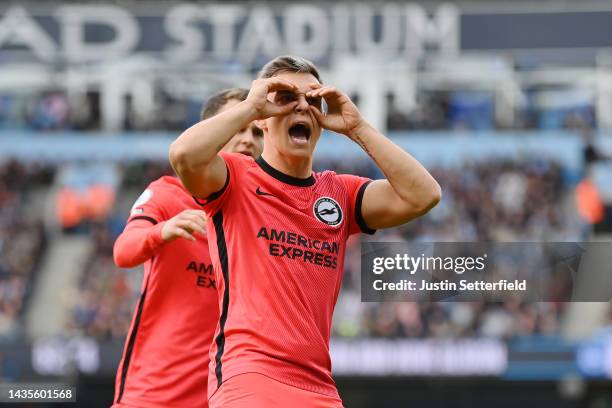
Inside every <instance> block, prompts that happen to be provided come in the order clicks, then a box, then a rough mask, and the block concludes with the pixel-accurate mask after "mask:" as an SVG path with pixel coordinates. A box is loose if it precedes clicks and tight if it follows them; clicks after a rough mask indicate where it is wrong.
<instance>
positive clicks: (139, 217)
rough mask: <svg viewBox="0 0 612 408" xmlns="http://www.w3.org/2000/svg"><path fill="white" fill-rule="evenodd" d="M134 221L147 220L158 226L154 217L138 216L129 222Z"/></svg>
mask: <svg viewBox="0 0 612 408" xmlns="http://www.w3.org/2000/svg"><path fill="white" fill-rule="evenodd" d="M134 220H146V221H149V222H150V223H151V224H153V225H156V224H157V220H156V219H155V218H153V217H148V216H146V215H137V216H136V217H132V218H130V219H129V221H128V222H132V221H134Z"/></svg>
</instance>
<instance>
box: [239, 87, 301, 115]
mask: <svg viewBox="0 0 612 408" xmlns="http://www.w3.org/2000/svg"><path fill="white" fill-rule="evenodd" d="M280 90H287V91H294V92H295V91H296V90H297V87H296V86H295V85H294V84H292V83H291V82H289V81H286V80H284V79H282V78H278V77H272V78H261V79H256V80H254V81H253V82H252V83H251V89H250V90H249V95H248V96H247V98H246V101H245V102H246V103H248V104H250V105H251V107H252V108H253V109H254V111H255V115H256V116H255V118H254V120H255V119H267V118H269V117H272V116H278V115H283V114H286V113H289V112H291V111H292V110H293V108H295V106H296V105H297V101H294V102H291V103H288V104H286V105H277V104H276V103H274V102H271V101H269V100H268V94H269V93H270V92H275V91H280Z"/></svg>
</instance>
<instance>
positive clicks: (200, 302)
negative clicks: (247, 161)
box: [114, 89, 262, 408]
mask: <svg viewBox="0 0 612 408" xmlns="http://www.w3.org/2000/svg"><path fill="white" fill-rule="evenodd" d="M246 95H247V91H246V90H244V89H230V90H225V91H222V92H220V93H218V94H216V95H214V96H213V97H211V98H210V99H209V100H208V102H207V104H206V106H205V107H204V110H203V112H202V119H207V118H209V117H211V116H213V115H215V114H216V113H218V112H219V111H223V110H224V109H229V108H231V107H232V106H234V105H236V104H237V103H238V102H240V101H242V100H244V99H245V98H246ZM224 149H225V151H231V152H238V153H242V154H243V155H248V156H258V155H259V154H260V153H261V150H262V136H261V131H260V130H259V129H257V128H254V127H252V126H250V125H249V124H246V125H245V126H244V127H243V128H241V129H240V130H238V131H237V132H236V134H235V135H234V137H233V138H232V139H231V140H230V142H229V143H228V144H227V145H226V146H225V148H224ZM205 222H206V221H205V215H204V213H203V211H202V210H201V209H200V208H199V206H198V205H197V204H196V203H195V201H194V200H193V198H192V196H191V194H190V193H188V192H187V191H186V190H185V188H184V187H183V185H182V184H181V182H180V180H179V179H178V178H176V177H170V176H164V177H161V178H160V179H158V180H155V181H154V182H152V183H151V184H149V186H148V187H147V189H146V190H145V191H144V192H143V193H142V195H141V196H140V197H139V199H138V200H137V201H136V203H135V204H134V206H133V208H132V211H131V215H130V217H129V219H128V223H127V226H126V229H125V231H124V232H123V233H122V234H121V235H120V236H119V238H118V239H117V241H116V243H115V247H114V257H115V262H116V263H117V265H119V266H120V267H126V268H127V267H134V266H136V265H140V264H142V263H144V265H145V272H144V278H143V283H142V292H141V297H140V301H139V303H138V305H137V308H136V312H135V314H134V318H133V321H132V325H131V328H130V331H129V333H128V338H127V340H126V343H125V348H124V353H123V357H122V359H121V363H120V365H119V368H118V370H117V377H116V386H115V398H114V406H115V407H139V408H145V407H146V408H149V407H155V408H157V407H159V408H161V407H164V408H165V407H185V408H194V407H207V406H208V398H207V390H206V388H207V377H208V363H209V358H208V354H209V353H208V350H209V347H210V345H211V342H212V338H213V334H214V331H215V327H216V325H217V323H218V320H219V307H218V301H217V293H216V292H217V291H216V285H217V282H216V278H215V276H214V273H213V267H212V263H211V259H210V256H209V249H208V238H207V235H206V233H205Z"/></svg>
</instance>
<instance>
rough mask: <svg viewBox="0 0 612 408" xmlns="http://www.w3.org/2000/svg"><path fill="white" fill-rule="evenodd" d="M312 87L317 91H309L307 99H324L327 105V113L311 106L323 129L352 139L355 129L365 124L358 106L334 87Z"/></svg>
mask: <svg viewBox="0 0 612 408" xmlns="http://www.w3.org/2000/svg"><path fill="white" fill-rule="evenodd" d="M311 87H312V88H315V89H313V90H312V91H308V92H307V93H306V97H307V98H323V99H325V102H326V103H327V112H325V113H323V112H321V111H320V110H319V109H318V108H317V107H315V106H314V105H311V110H312V113H313V115H314V116H315V118H316V119H317V121H318V122H319V124H320V125H321V127H323V128H325V129H329V130H331V131H333V132H337V133H342V134H344V135H346V136H348V137H351V134H352V133H353V132H354V131H355V129H357V128H359V126H361V125H363V124H364V123H365V121H364V119H363V117H362V116H361V113H360V112H359V109H357V106H355V104H354V103H353V101H351V99H350V98H349V97H348V96H346V95H345V94H344V93H342V92H341V91H339V90H338V89H336V88H334V87H333V86H321V85H320V84H312V85H311Z"/></svg>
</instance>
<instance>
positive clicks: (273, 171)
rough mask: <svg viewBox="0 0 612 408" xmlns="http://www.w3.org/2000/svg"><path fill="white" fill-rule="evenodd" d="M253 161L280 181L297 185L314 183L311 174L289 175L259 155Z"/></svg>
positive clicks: (306, 185) (302, 185)
mask: <svg viewBox="0 0 612 408" xmlns="http://www.w3.org/2000/svg"><path fill="white" fill-rule="evenodd" d="M255 162H256V163H257V164H258V165H259V167H261V169H262V170H263V171H265V172H266V173H268V174H269V175H270V176H272V177H274V178H275V179H277V180H279V181H282V182H283V183H286V184H291V185H292V186H298V187H310V186H312V185H313V184H314V183H315V178H314V176H313V175H312V174H311V175H310V177H306V178H298V177H293V176H290V175H288V174H285V173H283V172H281V171H278V170H276V169H275V168H274V167H272V166H270V165H269V164H268V163H267V162H266V161H265V160H264V159H263V157H261V156H259V157H258V158H257V159H255Z"/></svg>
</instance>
